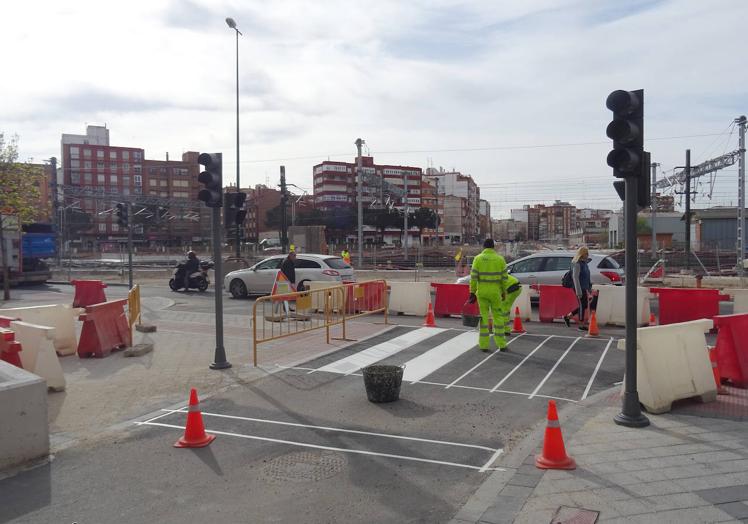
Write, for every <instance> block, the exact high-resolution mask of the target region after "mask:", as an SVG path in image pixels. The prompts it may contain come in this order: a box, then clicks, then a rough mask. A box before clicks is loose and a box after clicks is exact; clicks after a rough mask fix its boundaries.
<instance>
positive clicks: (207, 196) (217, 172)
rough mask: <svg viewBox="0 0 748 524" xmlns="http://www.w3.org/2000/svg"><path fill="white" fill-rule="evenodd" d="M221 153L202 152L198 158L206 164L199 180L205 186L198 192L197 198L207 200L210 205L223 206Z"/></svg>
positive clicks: (201, 162)
mask: <svg viewBox="0 0 748 524" xmlns="http://www.w3.org/2000/svg"><path fill="white" fill-rule="evenodd" d="M222 156H223V155H222V154H221V153H200V156H199V157H198V158H197V160H198V162H200V164H202V165H204V166H205V171H203V172H202V173H200V174H199V175H198V177H197V181H198V182H200V183H201V184H203V185H204V186H205V188H204V189H201V190H200V192H199V193H198V194H197V199H198V200H201V201H202V202H205V205H206V206H208V207H221V206H222V205H223V201H222V198H221V195H222V193H223V158H222Z"/></svg>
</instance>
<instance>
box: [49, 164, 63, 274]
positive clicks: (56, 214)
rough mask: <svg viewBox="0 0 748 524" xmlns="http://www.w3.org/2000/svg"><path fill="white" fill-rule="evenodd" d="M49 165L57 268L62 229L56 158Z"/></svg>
mask: <svg viewBox="0 0 748 524" xmlns="http://www.w3.org/2000/svg"><path fill="white" fill-rule="evenodd" d="M49 164H50V177H51V179H52V180H50V185H51V188H52V228H53V231H54V232H55V244H56V245H57V266H58V267H59V266H60V257H61V256H62V253H61V252H62V234H61V233H62V227H60V226H61V224H60V222H61V220H60V202H59V199H58V193H57V189H58V188H57V158H55V157H52V158H50V159H49Z"/></svg>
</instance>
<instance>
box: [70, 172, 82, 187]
mask: <svg viewBox="0 0 748 524" xmlns="http://www.w3.org/2000/svg"><path fill="white" fill-rule="evenodd" d="M70 183H71V184H73V185H74V186H77V185H80V183H81V175H80V173H79V172H78V171H71V172H70Z"/></svg>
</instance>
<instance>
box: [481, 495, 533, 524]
mask: <svg viewBox="0 0 748 524" xmlns="http://www.w3.org/2000/svg"><path fill="white" fill-rule="evenodd" d="M524 503H525V498H524V497H505V496H502V495H499V496H498V497H496V502H495V503H494V504H493V505H492V506H491V507H490V508H488V509H487V510H486V511H485V512H483V514H482V515H481V517H480V521H481V522H491V523H496V524H498V523H500V522H501V523H503V522H511V519H512V518H514V516H515V515H516V514H517V513H518V512H519V510H520V509H521V508H522V506H523V504H524Z"/></svg>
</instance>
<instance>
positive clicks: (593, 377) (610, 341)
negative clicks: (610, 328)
mask: <svg viewBox="0 0 748 524" xmlns="http://www.w3.org/2000/svg"><path fill="white" fill-rule="evenodd" d="M611 344H613V337H610V340H608V345H607V346H605V350H604V351H603V354H602V355H600V359H599V360H598V361H597V366H595V371H593V372H592V376H591V377H590V381H589V382H587V387H586V388H584V393H583V394H582V400H584V399H586V398H587V395H588V394H589V392H590V388H592V383H593V382H594V381H595V377H596V376H597V372H598V371H600V366H601V365H602V363H603V360H604V359H605V355H606V354H607V353H608V350H609V349H610V346H611Z"/></svg>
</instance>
